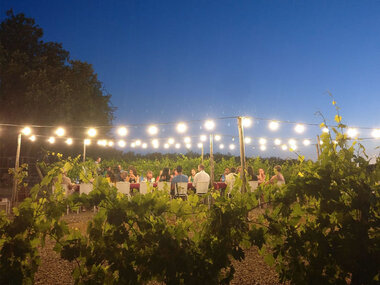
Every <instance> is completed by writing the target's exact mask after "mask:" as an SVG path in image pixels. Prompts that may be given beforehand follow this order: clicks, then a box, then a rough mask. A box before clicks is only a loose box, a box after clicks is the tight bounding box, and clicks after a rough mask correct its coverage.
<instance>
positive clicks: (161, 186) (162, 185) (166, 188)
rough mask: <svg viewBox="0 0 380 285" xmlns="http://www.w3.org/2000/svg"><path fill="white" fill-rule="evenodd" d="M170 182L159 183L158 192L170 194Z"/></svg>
mask: <svg viewBox="0 0 380 285" xmlns="http://www.w3.org/2000/svg"><path fill="white" fill-rule="evenodd" d="M170 185H171V184H170V182H165V181H159V182H158V183H157V190H158V191H167V192H168V193H170Z"/></svg>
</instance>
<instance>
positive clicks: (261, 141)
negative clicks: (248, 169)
mask: <svg viewBox="0 0 380 285" xmlns="http://www.w3.org/2000/svg"><path fill="white" fill-rule="evenodd" d="M266 143H267V140H266V139H265V138H260V139H259V144H261V145H263V144H266Z"/></svg>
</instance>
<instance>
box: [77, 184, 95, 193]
mask: <svg viewBox="0 0 380 285" xmlns="http://www.w3.org/2000/svg"><path fill="white" fill-rule="evenodd" d="M92 189H94V186H93V185H92V183H81V184H79V194H83V193H85V194H89V193H90V192H91V191H92Z"/></svg>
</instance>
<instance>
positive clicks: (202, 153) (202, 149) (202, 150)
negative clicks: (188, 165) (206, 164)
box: [201, 143, 204, 164]
mask: <svg viewBox="0 0 380 285" xmlns="http://www.w3.org/2000/svg"><path fill="white" fill-rule="evenodd" d="M203 154H204V150H203V143H202V156H201V157H202V164H203Z"/></svg>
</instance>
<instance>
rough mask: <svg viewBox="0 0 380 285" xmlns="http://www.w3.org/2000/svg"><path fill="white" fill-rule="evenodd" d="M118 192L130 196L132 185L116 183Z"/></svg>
mask: <svg viewBox="0 0 380 285" xmlns="http://www.w3.org/2000/svg"><path fill="white" fill-rule="evenodd" d="M116 188H117V192H120V193H123V194H125V195H130V192H131V184H130V183H129V182H116Z"/></svg>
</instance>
